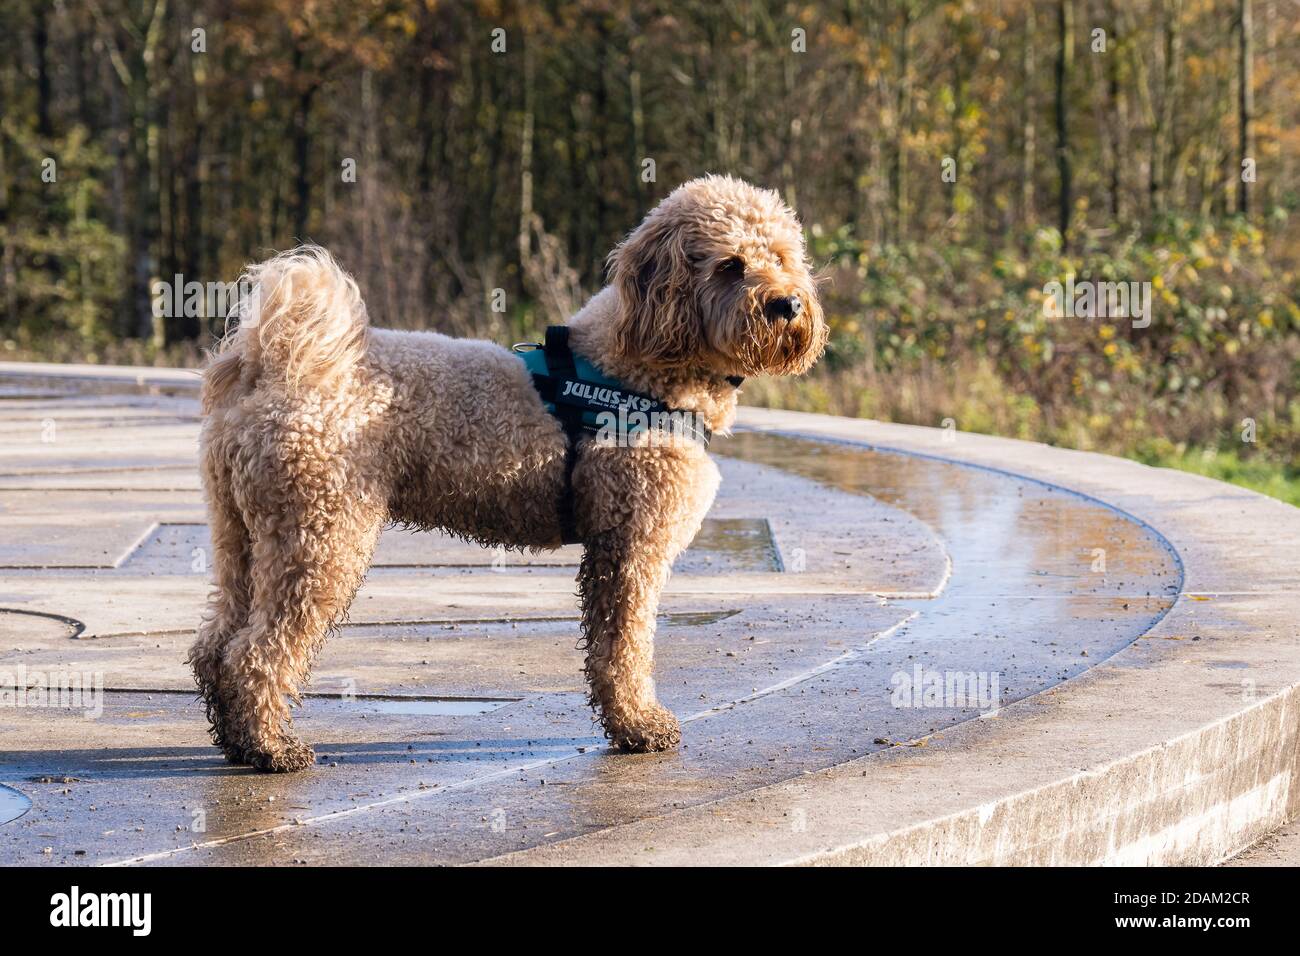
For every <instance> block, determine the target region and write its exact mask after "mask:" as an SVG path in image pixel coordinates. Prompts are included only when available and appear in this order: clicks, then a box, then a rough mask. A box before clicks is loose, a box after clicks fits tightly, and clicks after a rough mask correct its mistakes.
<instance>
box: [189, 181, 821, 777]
mask: <svg viewBox="0 0 1300 956" xmlns="http://www.w3.org/2000/svg"><path fill="white" fill-rule="evenodd" d="M609 268H610V284H609V285H608V286H607V287H606V288H605V289H603V290H602V291H601V292H600V293H599V294H597V295H596V296H595V297H594V298H592V299H591V301H590V302H588V303H587V305H586V306H585V307H584V308H583V309H582V310H581V311H580V312H579V313H578V314H577V315H576V316H574V317H573V319H572V320H571V322H570V323H569V325H568V327H567V328H568V335H567V338H568V345H569V347H570V348H571V352H572V354H573V355H575V356H576V357H578V358H579V359H580V360H582V362H584V363H586V365H588V366H589V367H592V368H595V369H596V370H597V372H598V373H599V374H601V375H602V376H603V379H602V381H603V386H602V387H597V386H583V387H580V388H579V389H578V391H580V392H582V393H583V394H584V395H585V396H587V397H589V398H590V397H591V396H593V395H594V396H596V398H608V397H609V396H610V395H613V396H614V398H615V399H616V400H617V399H620V397H621V396H623V397H626V396H631V397H633V398H636V399H637V400H638V401H640V402H641V403H642V404H641V405H640V406H638V407H643V408H650V407H654V408H667V409H671V410H672V411H673V412H684V413H690V414H692V415H693V416H694V417H695V418H696V419H697V420H699V421H700V422H702V423H703V426H704V427H703V428H702V429H701V430H697V431H695V432H691V431H689V430H688V431H680V430H671V429H670V430H656V429H639V430H638V429H631V430H628V431H626V432H620V433H619V436H618V437H619V438H620V440H613V441H611V440H608V437H609V436H604V437H601V436H599V435H594V434H591V433H590V431H589V430H588V429H582V428H573V427H570V426H571V425H572V424H573V422H574V419H573V417H572V415H571V414H570V416H569V417H568V418H566V417H565V416H564V415H563V414H558V413H557V410H558V409H561V408H562V405H563V400H562V399H560V398H559V395H558V392H557V393H556V394H555V395H553V396H552V398H553V401H552V403H551V404H550V405H548V404H547V402H546V401H545V400H544V398H543V395H542V393H541V391H539V387H538V379H537V378H535V377H534V375H533V374H532V373H530V371H529V367H528V365H527V364H526V363H525V362H524V361H521V359H520V356H519V355H517V354H514V353H512V352H511V351H510V350H509V349H507V348H503V347H501V346H498V345H495V344H492V343H490V342H481V341H465V340H457V339H451V338H448V337H446V336H443V335H438V334H436V333H431V332H399V331H391V330H381V329H375V328H371V327H370V326H369V325H368V323H367V317H366V310H365V306H364V305H363V303H362V301H361V296H360V293H359V292H358V290H357V286H356V284H355V283H354V282H353V280H352V279H351V278H349V277H348V276H347V275H346V274H345V273H344V272H343V271H342V270H341V269H340V268H339V267H338V266H337V265H336V264H335V262H334V260H333V259H332V258H331V257H330V255H329V254H328V253H327V252H325V251H324V250H323V249H320V248H319V247H310V246H309V247H303V248H299V249H296V250H294V251H292V252H288V253H284V254H282V255H278V256H276V257H275V258H273V259H271V260H269V261H267V262H264V263H262V264H260V265H257V266H253V267H251V268H250V269H249V270H248V273H247V274H246V276H245V279H246V280H247V281H248V282H250V283H251V284H252V288H253V292H254V294H253V295H250V296H248V297H247V298H246V300H245V304H244V305H243V306H242V312H241V315H240V323H239V325H238V327H236V328H235V329H234V330H233V331H232V332H231V333H230V334H229V335H227V337H226V338H225V339H224V341H223V342H222V343H221V346H220V347H219V349H218V350H217V354H216V355H215V357H214V359H213V361H212V363H211V364H210V366H209V367H208V368H207V370H206V372H205V374H204V380H203V411H204V415H205V420H204V425H203V433H202V454H201V458H202V477H203V486H204V489H205V492H206V497H207V502H208V508H209V512H210V521H211V528H212V537H213V545H214V551H215V554H214V573H215V584H216V588H215V590H214V592H213V594H212V596H211V598H210V600H209V606H208V609H207V611H206V613H205V615H204V619H203V621H202V623H201V625H200V627H199V632H198V640H197V641H196V642H195V644H194V646H193V647H192V648H191V650H190V656H189V662H190V663H191V664H192V665H193V668H194V675H195V678H196V680H197V682H198V685H199V689H200V691H201V693H202V696H203V699H204V703H205V704H206V707H207V715H208V720H209V722H210V723H211V725H212V737H213V740H214V741H215V742H216V743H217V745H218V746H219V747H220V748H221V749H222V751H223V752H224V753H225V755H226V757H227V758H228V759H229V760H230V761H232V762H234V763H244V764H251V765H252V766H254V767H257V768H259V769H262V770H268V771H292V770H300V769H302V768H305V767H306V766H308V765H309V764H310V763H311V762H312V759H313V757H312V751H311V749H310V748H309V747H308V746H307V745H306V744H305V743H303V742H302V741H300V740H299V739H298V738H297V737H296V736H294V734H293V732H292V730H291V729H290V713H289V708H290V703H291V702H292V703H294V704H296V703H298V702H299V693H300V688H301V687H302V686H303V684H304V683H305V682H306V681H307V679H308V671H309V668H310V666H311V663H312V659H313V657H314V656H315V654H316V652H317V651H318V650H319V648H320V647H321V645H322V643H323V642H324V640H325V637H326V635H327V634H328V633H329V631H330V630H331V629H332V628H333V627H334V626H335V625H336V623H337V622H338V621H339V619H340V618H341V617H342V616H343V614H344V613H345V612H346V611H347V608H348V605H349V604H350V603H351V601H352V598H353V595H354V594H355V593H356V590H357V588H358V587H359V585H360V584H361V581H362V578H363V577H364V576H365V574H366V571H367V569H368V568H369V565H370V559H371V556H372V553H373V549H374V546H375V542H376V539H377V538H378V537H379V533H380V530H381V529H382V528H383V527H384V526H385V525H386V524H388V523H390V522H398V523H405V524H408V525H413V526H416V527H419V528H426V529H435V528H437V529H443V530H445V531H447V532H450V533H452V534H455V535H459V536H461V537H464V538H467V539H470V540H473V541H477V542H481V543H483V544H486V545H493V546H497V545H504V546H506V547H511V548H530V549H531V548H554V547H556V546H558V545H559V544H560V543H561V541H562V540H565V539H569V540H580V541H581V542H582V544H583V545H584V554H583V558H582V564H581V568H580V570H579V573H578V584H579V595H580V599H581V605H582V634H583V643H584V647H585V649H586V653H587V658H586V675H587V679H588V682H589V685H590V701H591V705H592V707H593V708H594V710H595V711H596V714H597V715H598V718H599V720H600V723H601V725H602V726H603V728H604V730H605V733H606V734H607V735H608V736H609V738H610V739H611V740H612V741H613V742H614V744H615V745H617V746H618V747H620V748H622V749H624V750H630V751H653V750H664V749H666V748H669V747H672V746H674V745H675V744H676V743H677V742H678V741H679V740H680V739H681V732H680V730H679V727H678V723H677V719H676V718H675V717H674V716H673V714H672V713H671V712H670V711H669V710H667V709H666V708H665V707H663V706H662V705H661V704H660V703H659V701H658V700H657V699H656V697H655V688H654V680H653V676H652V669H653V668H652V654H653V638H654V625H655V615H656V609H657V606H658V602H659V594H660V591H661V589H662V588H663V586H664V583H665V581H666V580H667V578H668V574H669V570H670V568H671V566H672V563H673V560H674V559H675V558H676V557H677V555H678V554H679V553H680V552H681V551H682V550H683V549H684V548H685V547H686V546H687V545H688V544H689V543H690V541H691V539H692V538H693V537H694V536H695V533H696V532H697V531H698V530H699V527H700V523H701V521H702V520H703V518H704V515H705V512H706V511H708V509H709V506H710V505H711V504H712V502H713V496H714V493H715V492H716V490H717V487H718V481H719V475H718V470H717V467H716V466H715V465H714V464H713V462H712V461H711V460H710V458H709V456H708V454H707V452H706V450H705V447H704V445H705V442H704V441H701V440H700V435H701V434H704V435H706V436H707V434H708V433H709V431H710V430H716V429H726V428H728V427H729V426H730V425H731V423H732V420H733V418H734V416H735V409H736V389H737V385H738V383H739V381H740V376H747V375H756V374H760V373H774V374H797V373H801V372H804V371H806V370H807V369H808V368H809V367H811V366H812V364H813V363H814V362H815V361H816V360H817V358H818V356H819V355H820V354H821V352H822V350H823V348H824V346H825V341H826V330H825V326H824V323H823V321H822V316H821V309H820V306H819V305H818V302H817V293H816V289H815V286H814V281H813V278H812V276H811V275H810V273H809V269H808V264H807V259H806V255H805V251H804V243H803V236H802V233H801V230H800V226H799V223H798V221H797V220H796V218H795V216H794V214H793V213H792V212H791V211H790V209H789V208H788V207H787V206H786V205H785V204H784V203H783V202H782V201H781V199H780V197H779V196H778V195H777V194H776V193H774V192H771V191H768V190H764V189H758V188H756V187H754V186H751V185H749V184H747V183H745V182H741V181H739V180H736V179H732V178H729V177H722V176H706V177H704V178H701V179H696V180H694V181H692V182H688V183H686V184H685V185H683V186H681V187H679V188H678V189H677V190H675V191H674V192H673V193H672V194H671V195H669V196H668V197H667V198H666V199H664V200H663V202H661V203H660V204H659V205H658V206H657V207H656V208H655V209H654V210H653V211H652V212H651V213H650V214H649V215H648V216H647V217H646V219H645V221H644V222H642V223H641V225H640V226H638V227H637V228H636V229H635V230H634V231H633V232H632V233H631V235H629V236H628V237H627V239H626V240H624V241H623V242H622V243H621V244H620V245H619V246H618V247H617V248H616V249H615V250H614V252H613V253H612V254H611V255H610V259H609ZM571 368H572V366H570V369H571ZM577 377H579V378H580V377H581V374H580V373H578V375H577ZM611 382H613V383H614V384H615V385H617V386H618V387H608V386H610V383H611ZM569 390H570V389H569V386H567V385H566V386H565V391H566V392H567V391H569ZM485 394H487V395H490V396H492V401H491V402H484V401H483V400H482V396H484V395H485ZM566 513H567V515H566ZM566 516H567V518H568V525H569V529H570V533H569V534H568V535H566V534H565V530H566V528H565V525H566Z"/></svg>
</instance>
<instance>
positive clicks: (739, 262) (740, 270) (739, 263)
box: [718, 256, 745, 278]
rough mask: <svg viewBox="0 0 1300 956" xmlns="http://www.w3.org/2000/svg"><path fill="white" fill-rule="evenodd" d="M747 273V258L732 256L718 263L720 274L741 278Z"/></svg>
mask: <svg viewBox="0 0 1300 956" xmlns="http://www.w3.org/2000/svg"><path fill="white" fill-rule="evenodd" d="M744 274H745V260H744V259H741V258H740V257H739V256H732V257H731V258H730V259H723V260H722V261H721V262H720V263H718V275H724V276H734V277H736V278H739V277H740V276H743V275H744Z"/></svg>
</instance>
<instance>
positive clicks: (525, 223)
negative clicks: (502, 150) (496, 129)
mask: <svg viewBox="0 0 1300 956" xmlns="http://www.w3.org/2000/svg"><path fill="white" fill-rule="evenodd" d="M523 44H524V117H523V128H522V129H521V130H520V133H519V234H518V236H517V237H516V243H517V245H518V247H519V280H520V282H521V283H522V282H523V280H524V276H526V275H527V274H528V258H529V251H530V247H531V239H530V237H531V236H532V231H533V126H534V123H535V122H536V119H535V117H534V113H533V108H534V107H533V104H534V98H533V80H534V74H533V70H534V65H533V45H532V44H531V43H529V42H528V38H527V37H525V38H524V40H523ZM534 291H535V292H537V293H540V292H541V290H540V289H537V290H534Z"/></svg>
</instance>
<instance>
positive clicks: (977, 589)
mask: <svg viewBox="0 0 1300 956" xmlns="http://www.w3.org/2000/svg"><path fill="white" fill-rule="evenodd" d="M715 450H716V451H717V452H718V453H719V454H721V455H727V456H732V457H736V458H741V459H744V460H746V461H752V462H757V463H759V464H764V465H771V466H774V467H777V468H780V469H782V470H784V471H787V472H790V473H793V474H796V475H801V476H803V477H806V478H811V479H813V480H815V481H818V482H821V483H823V484H825V485H827V486H829V487H832V488H837V489H840V490H842V491H847V492H850V493H853V494H861V495H869V496H871V497H873V498H876V499H878V500H880V501H883V502H885V503H886V504H889V505H892V506H894V507H896V508H899V509H901V510H903V511H906V512H908V513H910V514H912V515H914V516H915V517H916V518H918V519H920V520H921V521H923V522H925V523H926V524H927V525H929V526H930V527H931V528H932V529H933V530H934V531H935V533H936V534H937V535H938V536H939V538H940V539H941V540H942V542H943V545H944V547H945V549H946V550H947V551H948V555H949V558H950V559H951V561H952V575H951V578H950V580H949V582H948V584H947V586H946V587H945V588H944V590H943V592H942V593H941V594H940V595H939V596H938V597H937V598H935V599H932V600H917V601H898V602H893V603H896V604H901V605H902V606H905V607H909V608H913V609H915V610H916V611H917V612H918V615H917V617H916V618H915V619H914V620H913V621H912V622H911V623H909V624H908V625H906V626H905V627H904V628H902V629H900V630H899V632H897V634H896V635H894V636H892V637H891V638H890V639H889V642H890V643H891V644H895V645H900V644H906V645H908V646H909V648H912V649H914V650H915V653H916V654H917V658H918V659H919V660H921V661H922V662H923V663H926V664H927V665H928V666H933V667H936V668H945V669H947V668H961V669H968V668H970V669H976V670H987V669H990V668H992V667H999V666H1000V667H1002V668H1005V669H1006V671H1007V673H1006V676H1005V680H1004V685H1005V684H1011V685H1013V687H1011V688H1009V687H1006V686H1004V688H1003V702H1004V703H1005V702H1007V701H1008V700H1014V699H1019V698H1021V697H1024V696H1027V695H1028V694H1032V693H1036V692H1038V691H1040V690H1042V689H1044V688H1045V687H1047V686H1050V685H1051V684H1054V683H1057V682H1059V681H1060V680H1064V679H1067V678H1069V677H1072V676H1075V675H1077V674H1078V673H1080V672H1081V671H1083V670H1085V669H1086V668H1087V667H1090V666H1092V665H1094V664H1096V663H1099V662H1100V661H1101V660H1104V659H1105V658H1106V657H1108V656H1110V655H1111V654H1113V653H1115V652H1116V651H1118V650H1119V649H1120V648H1122V647H1124V646H1126V645H1127V644H1129V643H1131V642H1132V641H1133V640H1135V639H1136V638H1138V637H1140V636H1141V635H1142V634H1143V633H1145V632H1146V631H1147V630H1149V629H1150V627H1151V626H1152V625H1153V624H1154V623H1155V622H1156V621H1158V620H1159V619H1160V618H1161V617H1162V616H1163V615H1164V613H1165V612H1166V611H1167V610H1168V609H1169V607H1170V606H1172V603H1173V601H1174V599H1175V597H1176V596H1177V594H1178V592H1179V590H1180V588H1181V586H1182V570H1181V567H1180V565H1179V563H1178V561H1177V558H1176V557H1175V555H1174V553H1173V551H1172V549H1171V548H1170V547H1169V546H1168V544H1167V543H1166V542H1164V540H1163V539H1162V538H1160V537H1159V536H1158V535H1157V534H1155V533H1154V532H1152V531H1151V530H1149V529H1147V528H1145V527H1144V526H1142V525H1140V524H1138V523H1137V522H1136V521H1134V520H1133V519H1131V518H1128V517H1126V516H1125V515H1123V514H1121V513H1120V512H1118V511H1115V510H1114V509H1111V508H1109V507H1106V506H1105V505H1102V504H1101V503H1099V502H1097V501H1094V500H1091V499H1088V498H1084V497H1083V496H1080V495H1076V494H1074V493H1072V492H1069V491H1066V490H1064V489H1060V488H1053V487H1051V486H1048V485H1045V484H1042V483H1040V482H1036V481H1032V480H1030V479H1027V478H1019V477H1015V476H1009V475H1005V474H1000V473H996V472H992V471H989V470H987V469H982V468H976V467H971V466H967V465H961V464H957V463H955V462H949V461H943V460H940V459H934V458H921V457H916V456H913V455H905V454H902V453H898V452H888V451H879V450H875V449H871V448H867V447H863V446H856V445H848V444H840V443H833V442H826V441H815V440H807V439H801V438H791V437H788V436H783V435H771V434H764V433H759V432H740V433H738V434H736V435H734V436H733V437H731V438H729V439H725V440H723V441H720V442H718V443H716V446H715ZM995 645H996V647H997V649H996V650H994V646H995ZM1008 654H1009V655H1010V658H1015V660H1014V663H1012V662H1011V661H1010V658H1009V657H1008V656H1007V655H1008Z"/></svg>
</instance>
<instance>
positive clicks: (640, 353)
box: [609, 210, 701, 365]
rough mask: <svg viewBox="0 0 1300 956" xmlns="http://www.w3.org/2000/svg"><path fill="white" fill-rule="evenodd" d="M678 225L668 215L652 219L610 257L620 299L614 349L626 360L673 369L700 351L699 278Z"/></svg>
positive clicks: (636, 230)
mask: <svg viewBox="0 0 1300 956" xmlns="http://www.w3.org/2000/svg"><path fill="white" fill-rule="evenodd" d="M674 219H675V217H673V216H669V215H666V214H665V213H664V212H663V211H662V210H657V211H656V212H654V213H651V214H650V216H649V218H647V219H646V221H645V222H643V223H641V225H640V226H638V227H637V228H636V229H635V230H633V232H632V234H631V235H629V236H628V237H627V238H626V239H624V240H623V242H622V243H620V244H619V245H618V247H617V248H615V249H614V251H613V252H611V253H610V255H609V272H610V283H611V284H612V285H613V286H614V287H615V288H616V289H617V290H618V299H619V311H618V315H617V317H616V318H615V320H614V348H615V350H616V351H617V352H618V353H619V355H620V357H622V358H624V359H627V360H630V361H637V362H644V363H647V364H650V365H672V364H676V363H679V362H681V361H683V360H685V359H687V358H689V357H690V356H692V355H694V354H695V353H696V351H697V349H698V347H699V340H700V332H701V329H700V318H699V314H698V308H697V305H696V301H695V294H694V291H693V287H694V283H695V272H694V267H693V265H692V263H691V261H690V257H689V256H688V254H687V250H686V235H685V229H684V228H683V226H682V224H681V222H680V221H674Z"/></svg>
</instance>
